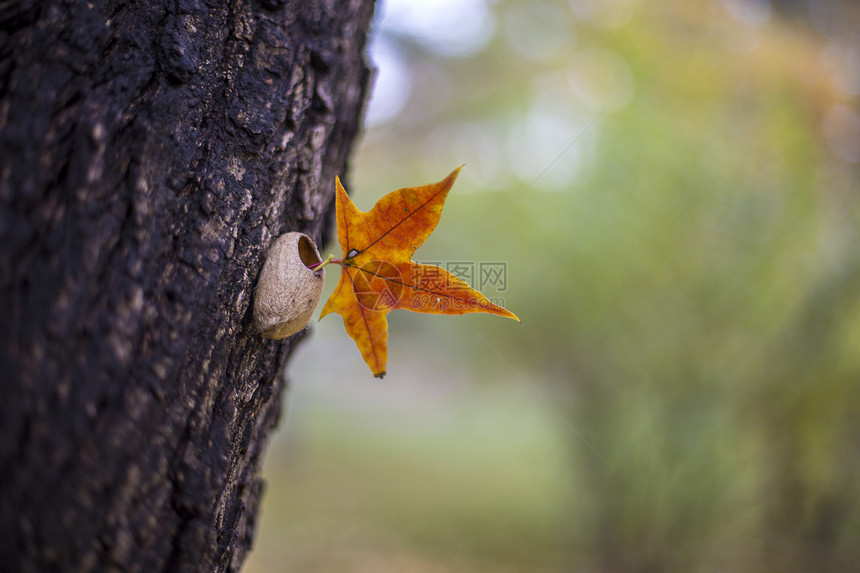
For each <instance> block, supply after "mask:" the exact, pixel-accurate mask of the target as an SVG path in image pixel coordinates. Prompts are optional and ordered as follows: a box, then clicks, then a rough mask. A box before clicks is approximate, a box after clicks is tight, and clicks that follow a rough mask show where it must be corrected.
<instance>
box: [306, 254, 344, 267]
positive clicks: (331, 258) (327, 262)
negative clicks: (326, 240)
mask: <svg viewBox="0 0 860 573" xmlns="http://www.w3.org/2000/svg"><path fill="white" fill-rule="evenodd" d="M331 262H338V261H335V260H334V255H332V254H331V253H329V255H328V256H327V257H326V258H325V260H324V261H322V262H321V263H317V264H315V265H312V266H309V267H308V268H309V269H310V270H312V271H318V270H320V269H321V268H323V267H324V266H326V265H327V264H329V263H331Z"/></svg>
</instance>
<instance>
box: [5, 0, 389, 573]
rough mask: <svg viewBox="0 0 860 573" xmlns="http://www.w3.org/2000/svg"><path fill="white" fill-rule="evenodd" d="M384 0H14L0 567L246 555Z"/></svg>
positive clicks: (207, 565) (134, 564)
mask: <svg viewBox="0 0 860 573" xmlns="http://www.w3.org/2000/svg"><path fill="white" fill-rule="evenodd" d="M372 12H373V0H348V1H343V2H341V1H337V0H292V1H287V0H231V1H229V2H223V3H222V2H216V1H214V0H187V1H186V0H173V1H171V0H157V1H153V0H150V1H148V2H123V1H120V0H93V1H91V2H83V1H75V0H66V1H61V0H54V1H46V2H37V1H32V0H19V1H15V2H2V3H0V317H2V319H0V320H2V322H0V324H2V327H0V377H2V384H0V400H2V401H0V563H2V565H0V568H2V569H3V570H8V571H35V570H64V571H65V570H68V571H92V570H99V571H102V570H122V571H159V570H170V571H236V570H238V569H239V568H240V566H241V564H242V561H243V560H244V558H245V555H246V554H247V552H248V550H249V548H250V546H251V542H252V540H253V536H254V522H255V517H256V512H257V507H258V504H259V501H260V496H261V492H262V482H261V480H260V478H259V469H260V462H261V454H262V452H263V448H264V446H265V443H266V439H267V437H268V435H269V432H270V431H271V430H272V428H273V427H274V425H275V423H276V422H277V418H278V416H279V414H280V410H281V403H280V396H281V392H282V390H283V386H284V383H283V380H282V377H281V375H280V373H281V371H282V369H283V368H284V365H285V363H286V361H287V359H288V357H289V355H290V352H291V351H292V349H293V348H294V347H295V345H296V343H297V340H298V339H299V338H300V336H295V337H293V338H291V339H288V340H285V341H272V340H267V339H263V338H261V337H260V336H259V334H258V333H257V332H256V331H255V329H254V326H253V320H252V307H253V296H254V286H255V284H256V280H257V276H258V274H259V271H260V268H261V266H262V263H263V258H264V254H265V251H266V249H267V248H268V246H269V245H270V244H271V242H272V241H273V240H274V238H275V237H277V236H278V235H280V234H281V233H283V232H285V231H290V230H298V231H302V232H305V233H307V234H309V235H310V236H311V237H312V238H313V239H314V240H315V241H317V243H318V244H320V242H321V240H322V239H323V237H327V236H328V235H329V231H330V230H331V227H332V225H333V217H332V211H333V200H334V194H333V191H334V176H335V174H337V173H343V172H344V168H345V164H346V160H347V157H348V155H349V151H350V146H351V144H352V142H353V139H354V138H355V135H356V132H357V130H358V124H359V118H360V116H361V112H362V109H363V105H364V100H365V96H366V94H367V87H368V78H369V70H368V68H367V66H366V64H365V62H364V58H363V49H364V44H365V36H366V31H367V27H368V25H369V21H370V18H371V16H372Z"/></svg>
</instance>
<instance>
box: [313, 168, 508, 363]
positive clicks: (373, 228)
mask: <svg viewBox="0 0 860 573" xmlns="http://www.w3.org/2000/svg"><path fill="white" fill-rule="evenodd" d="M461 167H462V166H460V167H458V168H457V169H455V170H454V171H453V172H452V173H451V174H450V175H448V177H446V178H445V179H443V180H442V181H440V182H439V183H435V184H433V185H425V186H424V187H407V188H405V189H399V190H397V191H393V192H391V193H389V194H388V195H386V196H385V197H383V198H382V199H380V200H379V201H378V202H377V203H376V205H374V206H373V209H371V210H370V211H368V212H367V213H364V212H362V211H359V210H358V208H357V207H356V206H355V205H354V204H353V202H352V200H350V198H349V196H348V195H347V194H346V190H344V188H343V185H341V183H340V179H336V181H335V183H336V186H337V197H336V203H337V238H338V240H339V241H340V246H341V248H342V249H343V258H342V259H340V260H337V261H333V262H336V263H338V264H340V266H341V274H340V282H338V284H337V288H336V289H335V290H334V292H333V293H332V295H331V297H329V299H328V302H326V305H325V307H324V308H323V310H322V313H321V314H320V319H322V318H323V317H324V316H326V315H327V314H329V313H331V312H336V313H337V314H339V315H341V317H343V324H344V326H345V327H346V331H347V333H349V335H350V336H351V337H352V339H353V340H354V341H355V343H356V345H357V346H358V349H359V350H360V351H361V355H362V357H364V361H365V362H366V363H367V365H368V366H369V367H370V370H371V371H372V372H373V374H374V376H376V377H378V378H381V377H382V376H384V375H385V364H386V362H387V360H388V319H387V315H388V313H389V312H391V311H392V310H395V309H398V308H405V309H407V310H411V311H414V312H426V313H432V314H465V313H467V312H489V313H492V314H497V315H499V316H505V317H507V318H512V319H514V320H516V321H518V322H519V319H518V318H517V317H516V315H515V314H514V313H512V312H510V311H509V310H506V309H504V308H502V307H500V306H498V305H496V304H493V303H492V302H491V301H490V300H489V299H487V297H485V296H484V295H482V294H481V293H480V292H478V291H476V290H475V289H473V288H471V287H470V286H469V285H468V284H466V282H464V281H462V280H460V279H459V278H457V277H455V276H454V275H452V274H451V273H449V272H448V271H446V270H444V269H442V268H440V267H436V266H433V265H422V264H419V263H416V262H414V261H412V254H413V253H414V252H415V249H417V248H418V247H420V246H421V244H422V243H423V242H424V241H425V240H426V239H427V237H429V236H430V233H432V232H433V229H435V228H436V224H437V223H438V222H439V217H440V216H441V215H442V207H443V206H444V203H445V198H446V197H447V196H448V191H450V190H451V186H452V185H453V184H454V180H455V179H457V174H458V173H460V169H461Z"/></svg>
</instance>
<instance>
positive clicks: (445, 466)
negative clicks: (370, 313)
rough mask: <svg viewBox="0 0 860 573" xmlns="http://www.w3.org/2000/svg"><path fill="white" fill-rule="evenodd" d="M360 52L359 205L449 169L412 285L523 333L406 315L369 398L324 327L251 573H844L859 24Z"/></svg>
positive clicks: (413, 27) (280, 457) (595, 2)
mask: <svg viewBox="0 0 860 573" xmlns="http://www.w3.org/2000/svg"><path fill="white" fill-rule="evenodd" d="M370 52H371V56H372V58H373V60H374V62H375V65H376V66H377V67H378V77H377V81H376V88H375V92H374V95H373V99H372V101H371V103H370V106H369V110H368V116H367V124H366V129H365V132H364V134H363V139H362V142H361V145H360V147H359V148H358V150H357V152H356V154H355V156H354V159H353V161H352V172H351V173H350V174H349V180H348V181H347V188H348V189H349V191H350V193H351V194H352V196H353V199H354V201H355V203H356V204H357V205H358V206H359V208H361V209H363V210H369V209H370V208H371V207H372V206H373V204H374V203H375V202H376V200H377V199H379V198H380V197H382V195H384V194H385V193H388V192H389V191H392V190H394V189H397V188H401V187H406V186H415V185H420V184H427V183H431V182H435V181H438V180H440V179H442V178H443V177H444V176H445V175H447V174H448V173H449V172H450V171H451V170H452V169H453V168H455V167H456V166H457V165H459V164H461V163H465V164H466V167H465V168H464V169H463V171H462V173H461V175H460V178H459V180H458V181H457V183H456V185H455V186H454V189H453V190H452V192H451V194H450V195H449V197H448V201H447V204H446V207H445V211H444V213H443V216H442V219H441V222H440V224H439V226H438V227H437V229H436V231H435V233H434V234H433V235H432V236H431V238H430V239H429V240H428V241H427V243H425V245H424V246H423V247H422V248H420V249H419V250H418V252H417V253H416V257H415V258H416V260H418V261H421V262H428V263H436V264H440V265H442V266H449V268H450V269H451V270H454V272H455V273H456V274H459V275H460V276H463V277H465V278H466V279H467V280H468V281H469V282H470V283H471V284H472V285H473V286H475V287H477V288H480V289H481V290H483V292H485V294H487V296H490V297H492V298H493V299H494V300H496V301H498V302H501V303H503V304H504V305H505V306H506V307H508V308H510V309H511V310H513V311H514V312H516V313H517V314H518V315H519V317H520V318H521V319H522V325H518V324H516V323H515V322H513V321H509V320H503V319H501V318H498V317H493V316H482V315H465V316H462V317H436V316H429V315H417V314H413V313H409V312H406V311H397V312H394V313H392V314H391V315H389V325H390V336H391V338H390V358H389V362H388V375H387V376H386V378H385V379H384V380H377V379H374V378H373V376H372V375H371V373H370V371H369V369H368V368H367V366H366V365H365V364H364V363H363V361H362V360H361V357H360V355H359V352H358V350H357V348H356V347H355V344H354V343H353V342H352V341H351V340H350V339H349V338H348V337H347V335H346V334H345V331H344V328H343V324H342V321H341V319H340V317H338V316H334V315H333V316H331V317H327V318H326V319H325V320H323V321H321V322H319V323H317V324H316V325H315V326H314V332H313V334H312V336H311V337H309V338H308V339H307V340H306V341H305V342H304V343H303V344H302V346H301V347H300V348H299V350H298V351H297V352H296V354H295V356H294V359H293V360H292V362H291V364H290V367H289V369H288V372H287V373H286V376H287V378H288V380H289V382H290V385H291V387H290V390H289V393H288V405H287V410H288V411H287V412H286V414H285V416H284V418H283V420H282V422H281V427H280V430H279V433H278V435H277V437H276V438H275V440H274V442H273V443H272V444H271V447H270V448H269V452H268V456H267V459H266V463H265V477H266V479H267V482H268V491H267V493H266V496H265V498H264V504H263V507H262V515H261V519H260V523H259V528H258V538H257V542H256V548H255V550H254V552H253V554H252V555H251V557H250V559H249V561H248V564H247V566H246V569H245V570H246V571H247V572H249V573H262V572H269V571H302V572H317V571H319V572H322V571H343V572H387V571H398V572H401V571H403V572H418V573H425V572H426V573H431V572H434V573H435V572H478V571H494V572H502V573H508V572H535V571H537V572H560V571H587V572H624V571H655V572H657V571H753V572H755V571H789V572H792V571H798V572H800V571H812V570H814V571H834V572H835V571H847V570H851V569H853V568H854V567H856V563H858V562H860V236H858V235H860V209H858V205H860V113H858V110H860V107H858V98H860V8H858V6H857V5H856V4H855V3H853V2H848V1H845V2H839V1H837V0H819V1H815V0H782V1H777V0H770V1H768V0H721V1H720V0H699V1H691V2H683V3H679V2H670V1H668V0H641V1H636V0H541V1H519V0H444V1H443V0H387V1H383V2H381V3H380V4H379V6H378V9H377V20H376V23H375V27H374V30H373V40H372V47H371V49H370ZM323 251H324V252H323V256H325V254H327V253H328V252H333V253H335V254H338V255H339V254H340V252H339V247H338V246H337V245H336V242H335V241H332V242H331V243H330V244H329V245H327V246H326V247H325V248H324V249H323ZM338 274H339V273H338V269H337V268H336V267H335V268H332V269H331V271H330V273H329V277H328V279H327V291H326V293H325V294H324V296H326V297H327V296H328V293H330V292H331V290H332V289H333V288H334V286H335V284H336V283H337V275H338Z"/></svg>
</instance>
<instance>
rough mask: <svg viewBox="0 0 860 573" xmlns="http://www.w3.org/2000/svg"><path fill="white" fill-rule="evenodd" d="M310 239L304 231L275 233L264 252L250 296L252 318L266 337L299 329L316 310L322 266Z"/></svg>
mask: <svg viewBox="0 0 860 573" xmlns="http://www.w3.org/2000/svg"><path fill="white" fill-rule="evenodd" d="M321 262H322V259H320V254H319V251H317V246H316V245H315V244H314V242H313V240H311V238H310V237H308V236H307V235H305V234H304V233H286V234H284V235H281V236H280V237H278V238H277V239H276V240H275V242H274V243H273V244H272V246H271V248H270V249H269V252H268V253H267V254H266V262H265V263H263V270H262V271H260V280H259V281H258V282H257V292H256V294H255V296H254V322H255V324H256V326H257V330H259V331H260V334H262V335H263V336H265V337H267V338H286V337H288V336H292V335H293V334H295V333H297V332H299V331H300V330H302V329H303V328H304V327H305V325H307V323H308V321H310V319H311V316H312V315H313V313H314V310H316V307H317V305H318V304H319V301H320V295H321V294H322V289H323V284H324V283H325V269H320V270H318V271H314V270H311V269H310V268H308V267H309V266H313V265H316V264H319V263H321Z"/></svg>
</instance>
